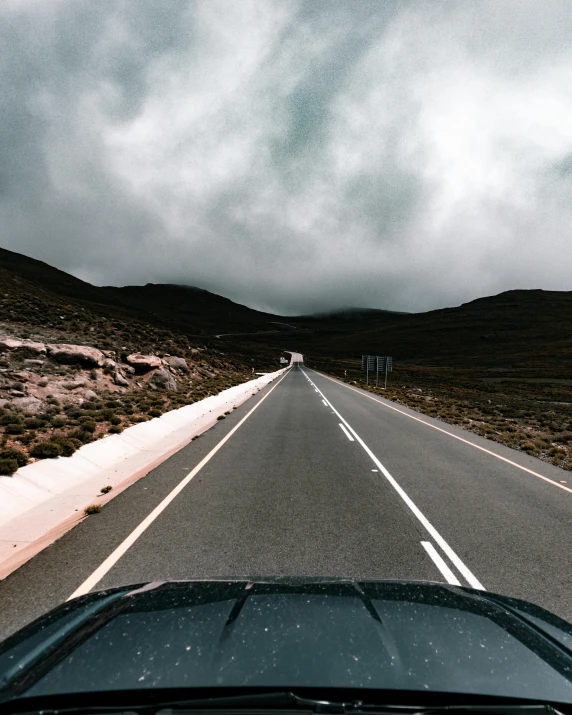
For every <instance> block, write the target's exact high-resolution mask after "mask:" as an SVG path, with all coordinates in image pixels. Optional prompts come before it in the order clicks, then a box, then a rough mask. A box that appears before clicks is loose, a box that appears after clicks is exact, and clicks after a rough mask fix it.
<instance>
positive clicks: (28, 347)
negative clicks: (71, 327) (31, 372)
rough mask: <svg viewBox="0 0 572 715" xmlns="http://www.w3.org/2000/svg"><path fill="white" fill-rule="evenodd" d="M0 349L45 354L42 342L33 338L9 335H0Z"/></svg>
mask: <svg viewBox="0 0 572 715" xmlns="http://www.w3.org/2000/svg"><path fill="white" fill-rule="evenodd" d="M0 350H10V351H13V352H17V353H21V354H23V355H29V356H35V355H45V354H46V346H45V345H44V343H38V342H36V341H35V340H24V339H20V338H11V337H10V336H9V335H2V336H0Z"/></svg>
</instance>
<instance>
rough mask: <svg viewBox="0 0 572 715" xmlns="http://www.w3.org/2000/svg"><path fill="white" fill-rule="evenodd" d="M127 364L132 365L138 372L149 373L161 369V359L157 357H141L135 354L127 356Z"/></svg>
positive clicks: (139, 354)
mask: <svg viewBox="0 0 572 715" xmlns="http://www.w3.org/2000/svg"><path fill="white" fill-rule="evenodd" d="M127 362H128V363H129V364H130V365H132V366H133V367H134V368H135V370H136V371H137V372H147V371H148V370H154V369H155V368H156V367H161V364H162V363H161V358H160V357H157V355H141V353H133V355H128V356H127Z"/></svg>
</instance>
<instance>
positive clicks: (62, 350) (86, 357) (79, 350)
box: [47, 344, 105, 367]
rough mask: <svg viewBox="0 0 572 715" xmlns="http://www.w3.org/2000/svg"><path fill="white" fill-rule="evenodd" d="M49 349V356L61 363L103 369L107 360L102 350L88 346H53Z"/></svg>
mask: <svg viewBox="0 0 572 715" xmlns="http://www.w3.org/2000/svg"><path fill="white" fill-rule="evenodd" d="M47 349H48V355H49V356H50V357H51V358H52V359H53V360H56V361H57V362H61V363H79V364H80V365H87V366H89V367H94V366H95V367H101V366H102V365H103V361H104V359H105V358H104V355H103V353H102V352H101V350H98V349H97V348H90V347H87V346H86V345H65V344H53V345H48V346H47Z"/></svg>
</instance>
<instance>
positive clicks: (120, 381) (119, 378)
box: [113, 370, 129, 387]
mask: <svg viewBox="0 0 572 715" xmlns="http://www.w3.org/2000/svg"><path fill="white" fill-rule="evenodd" d="M113 382H114V383H115V384H116V385H119V386H120V387H129V380H127V378H125V377H123V375H122V374H121V373H120V372H119V370H116V371H115V373H114V375H113Z"/></svg>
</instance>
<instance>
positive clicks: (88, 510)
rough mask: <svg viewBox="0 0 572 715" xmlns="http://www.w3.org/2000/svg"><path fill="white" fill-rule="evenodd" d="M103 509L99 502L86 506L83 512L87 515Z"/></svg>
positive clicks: (97, 512)
mask: <svg viewBox="0 0 572 715" xmlns="http://www.w3.org/2000/svg"><path fill="white" fill-rule="evenodd" d="M100 511H101V506H100V505H99V504H90V506H86V508H85V509H84V510H83V513H84V514H85V515H86V516H90V515H91V514H99V512H100Z"/></svg>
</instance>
